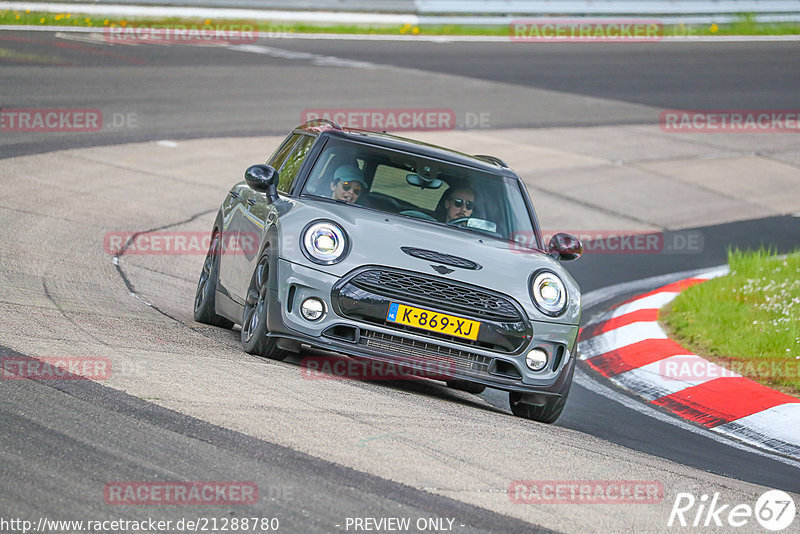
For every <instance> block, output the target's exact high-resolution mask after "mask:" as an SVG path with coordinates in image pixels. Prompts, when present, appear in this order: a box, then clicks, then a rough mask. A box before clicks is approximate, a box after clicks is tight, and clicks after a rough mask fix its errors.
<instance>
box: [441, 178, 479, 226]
mask: <svg viewBox="0 0 800 534" xmlns="http://www.w3.org/2000/svg"><path fill="white" fill-rule="evenodd" d="M444 207H445V210H446V212H445V221H444V222H450V221H454V220H456V219H463V218H464V217H471V216H472V210H474V209H475V192H474V191H473V190H472V188H470V187H463V186H458V187H455V188H451V189H448V190H447V192H445V200H444Z"/></svg>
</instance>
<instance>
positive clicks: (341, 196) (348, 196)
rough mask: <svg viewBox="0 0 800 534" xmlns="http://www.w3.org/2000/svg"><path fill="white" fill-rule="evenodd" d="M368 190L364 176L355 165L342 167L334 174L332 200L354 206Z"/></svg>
mask: <svg viewBox="0 0 800 534" xmlns="http://www.w3.org/2000/svg"><path fill="white" fill-rule="evenodd" d="M366 190H367V182H365V181H364V174H363V173H362V172H361V169H359V168H358V167H356V166H355V165H342V166H341V167H339V168H338V169H336V172H334V173H333V181H331V198H333V199H336V200H343V201H345V202H347V203H349V204H352V203H353V202H355V201H356V200H358V197H359V196H361V194H362V193H363V192H365V191H366Z"/></svg>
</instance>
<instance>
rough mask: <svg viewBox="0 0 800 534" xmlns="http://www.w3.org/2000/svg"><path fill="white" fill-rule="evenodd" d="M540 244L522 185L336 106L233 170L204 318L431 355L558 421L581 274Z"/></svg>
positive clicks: (500, 166)
mask: <svg viewBox="0 0 800 534" xmlns="http://www.w3.org/2000/svg"><path fill="white" fill-rule="evenodd" d="M581 252H582V245H581V243H580V241H579V240H577V239H576V238H574V237H573V236H570V235H568V234H556V235H555V236H553V238H552V239H551V240H550V242H549V243H548V244H547V245H545V244H544V243H543V242H542V234H541V231H540V228H539V225H538V222H537V220H536V215H535V212H534V209H533V205H532V204H531V201H530V198H529V196H528V194H527V191H526V190H525V187H524V185H523V183H522V181H521V180H520V178H519V176H517V174H516V173H514V171H512V170H511V169H509V168H508V166H506V165H505V163H503V162H502V161H501V160H499V159H497V158H494V157H491V156H469V155H466V154H461V153H458V152H454V151H451V150H447V149H444V148H440V147H436V146H432V145H428V144H424V143H420V142H417V141H413V140H410V139H404V138H401V137H396V136H392V135H387V134H385V133H373V132H366V131H359V130H348V129H343V128H341V127H339V126H338V125H337V124H335V123H333V122H330V121H312V122H308V123H306V124H304V125H302V126H299V127H298V128H296V129H295V130H294V131H293V132H292V133H291V134H290V135H289V136H288V137H287V138H286V140H285V141H284V142H283V143H282V144H281V145H280V147H278V149H277V150H276V151H275V153H274V154H273V155H272V156H271V157H270V158H269V160H268V162H267V163H266V164H264V165H253V166H252V167H250V168H248V169H247V171H246V172H245V180H244V181H242V182H240V183H238V184H236V185H235V186H233V188H232V189H231V190H230V192H229V193H228V196H227V197H226V198H225V201H224V202H223V203H222V207H221V208H220V210H219V214H218V215H217V218H216V221H215V223H214V227H213V229H212V238H211V246H210V248H209V252H208V254H207V256H206V259H205V262H204V264H203V270H202V273H201V275H200V281H199V282H198V285H197V293H196V296H195V304H194V317H195V319H196V320H197V321H200V322H202V323H207V324H211V325H216V326H221V327H232V326H233V325H234V324H239V325H241V327H242V331H241V339H242V346H243V348H244V350H245V351H247V352H248V353H251V354H258V355H262V356H265V357H267V358H273V359H283V358H285V357H286V356H287V355H288V354H290V353H292V352H299V351H300V350H301V349H302V348H304V347H309V346H310V347H313V348H316V349H323V350H326V351H332V352H335V353H339V354H343V355H345V356H347V357H350V358H353V359H356V360H358V361H368V362H376V361H377V362H383V363H384V364H387V365H388V364H393V365H401V366H404V367H406V368H409V369H421V368H426V369H430V366H431V364H432V363H435V364H436V365H438V368H439V371H440V372H439V373H438V375H437V376H440V377H442V378H441V379H443V380H445V381H446V382H447V384H448V385H449V386H450V387H453V388H457V389H461V390H464V391H468V392H471V393H480V392H482V391H483V390H484V388H485V387H487V386H488V387H492V388H496V389H500V390H504V391H508V392H509V401H510V404H511V411H512V412H513V413H514V414H515V415H518V416H521V417H526V418H529V419H534V420H536V421H542V422H546V423H552V422H554V421H555V420H556V419H558V417H559V415H560V414H561V412H562V410H563V408H564V404H565V403H566V399H567V395H568V393H569V389H570V384H571V382H572V376H573V372H574V369H575V359H576V358H575V342H576V337H577V335H578V323H579V320H580V314H581V297H580V289H579V288H578V285H577V284H576V283H575V281H574V280H573V278H572V277H571V276H570V275H569V273H567V271H566V270H565V269H564V268H563V267H562V266H561V264H560V261H565V260H572V259H576V258H577V257H578V256H580V254H581Z"/></svg>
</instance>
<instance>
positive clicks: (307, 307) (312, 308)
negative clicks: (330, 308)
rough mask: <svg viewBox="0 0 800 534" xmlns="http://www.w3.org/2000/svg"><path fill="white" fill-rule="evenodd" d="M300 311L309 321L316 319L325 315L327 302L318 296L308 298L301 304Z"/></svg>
mask: <svg viewBox="0 0 800 534" xmlns="http://www.w3.org/2000/svg"><path fill="white" fill-rule="evenodd" d="M300 313H301V314H302V316H303V318H304V319H306V320H308V321H316V320H318V319H321V318H322V316H323V315H325V303H324V302H322V301H321V300H319V299H318V298H315V297H311V298H307V299H306V300H304V301H303V303H302V304H301V305H300Z"/></svg>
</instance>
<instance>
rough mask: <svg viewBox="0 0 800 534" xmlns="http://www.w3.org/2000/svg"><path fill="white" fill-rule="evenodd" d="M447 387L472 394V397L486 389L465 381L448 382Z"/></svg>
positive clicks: (480, 385)
mask: <svg viewBox="0 0 800 534" xmlns="http://www.w3.org/2000/svg"><path fill="white" fill-rule="evenodd" d="M447 387H449V388H453V389H457V390H459V391H466V392H467V393H472V394H473V395H478V394H480V393H483V391H484V390H485V389H486V386H484V385H483V384H478V383H476V382H469V381H467V380H457V379H455V378H454V379H453V380H448V381H447Z"/></svg>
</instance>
